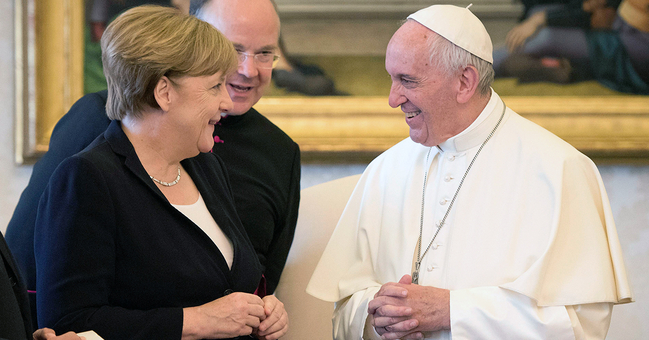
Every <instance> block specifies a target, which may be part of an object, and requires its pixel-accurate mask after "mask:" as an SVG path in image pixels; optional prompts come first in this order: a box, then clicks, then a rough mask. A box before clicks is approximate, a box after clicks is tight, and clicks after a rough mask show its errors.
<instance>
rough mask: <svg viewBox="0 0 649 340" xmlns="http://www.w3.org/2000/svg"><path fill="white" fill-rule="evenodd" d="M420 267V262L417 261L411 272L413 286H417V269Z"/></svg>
mask: <svg viewBox="0 0 649 340" xmlns="http://www.w3.org/2000/svg"><path fill="white" fill-rule="evenodd" d="M420 266H421V262H419V261H417V262H415V271H414V272H412V283H414V284H419V267H420Z"/></svg>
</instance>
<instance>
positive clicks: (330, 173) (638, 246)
mask: <svg viewBox="0 0 649 340" xmlns="http://www.w3.org/2000/svg"><path fill="white" fill-rule="evenodd" d="M14 1H19V0H14ZM13 3H14V2H13V1H9V0H2V1H0V179H2V180H1V181H0V186H1V187H2V189H0V232H2V233H4V231H5V229H6V227H7V223H8V222H9V219H10V217H11V214H12V212H13V209H14V207H15V205H16V202H17V201H18V198H19V196H20V193H21V192H22V190H23V188H24V187H25V186H26V185H27V181H28V180H29V175H30V174H31V169H32V168H31V166H17V165H15V164H14V159H13V157H14V156H13V148H14V142H13V138H14V132H13V126H14V104H15V100H14V83H13V82H14V55H13V54H14V44H13V34H14V27H13V11H14V5H13ZM363 168H364V165H363V164H357V165H314V164H309V165H305V166H304V167H303V180H302V183H303V187H307V186H311V185H314V184H317V183H321V182H324V181H328V180H332V179H335V178H339V177H343V176H347V175H351V174H356V173H359V172H361V171H362V170H363ZM599 169H600V171H601V173H602V177H603V179H604V184H605V186H606V189H607V191H608V194H609V198H610V201H611V206H612V209H613V213H614V215H615V220H616V223H617V228H618V233H619V236H620V241H621V243H622V246H623V248H624V253H625V258H626V262H627V270H628V272H629V277H630V279H631V283H632V285H633V287H634V290H635V297H636V302H635V303H633V304H629V305H622V306H617V307H616V308H615V312H614V315H613V322H612V325H611V330H610V332H609V337H608V339H610V340H628V339H649V323H647V322H646V320H649V261H648V260H647V259H649V166H646V165H645V166H626V165H601V166H599Z"/></svg>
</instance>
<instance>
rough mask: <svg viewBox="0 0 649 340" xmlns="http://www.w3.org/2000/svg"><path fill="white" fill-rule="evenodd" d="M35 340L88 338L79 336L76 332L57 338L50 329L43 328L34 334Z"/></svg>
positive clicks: (83, 339)
mask: <svg viewBox="0 0 649 340" xmlns="http://www.w3.org/2000/svg"><path fill="white" fill-rule="evenodd" d="M33 337H34V340H79V339H82V340H85V339H86V338H84V337H82V336H81V337H80V336H78V335H77V334H76V333H74V332H67V333H65V334H62V335H59V336H56V333H54V330H52V329H49V328H41V329H38V330H36V332H34V335H33Z"/></svg>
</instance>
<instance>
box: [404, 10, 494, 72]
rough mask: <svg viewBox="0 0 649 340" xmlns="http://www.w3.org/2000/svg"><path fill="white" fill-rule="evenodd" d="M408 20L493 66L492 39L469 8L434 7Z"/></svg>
mask: <svg viewBox="0 0 649 340" xmlns="http://www.w3.org/2000/svg"><path fill="white" fill-rule="evenodd" d="M470 6H471V5H469V7H470ZM408 19H412V20H415V21H417V22H418V23H420V24H422V25H424V26H425V27H426V28H428V29H430V30H431V31H433V32H435V33H437V34H439V35H441V36H442V37H444V38H446V39H447V40H449V41H450V42H452V43H454V44H455V45H457V46H459V47H461V48H462V49H464V50H466V51H468V52H471V53H472V54H474V55H475V56H477V57H478V58H480V59H482V60H485V61H488V62H490V63H492V64H493V45H492V43H491V37H489V33H487V29H486V28H485V27H484V25H483V24H482V22H481V21H480V19H478V17H476V16H475V14H473V13H472V12H471V11H470V10H469V9H468V7H467V8H462V7H457V6H453V5H433V6H430V7H426V8H424V9H420V10H419V11H417V12H415V13H413V14H410V15H409V16H408Z"/></svg>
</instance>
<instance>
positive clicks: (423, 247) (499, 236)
mask: <svg viewBox="0 0 649 340" xmlns="http://www.w3.org/2000/svg"><path fill="white" fill-rule="evenodd" d="M492 62H493V59H492V43H491V39H490V37H489V35H488V33H487V31H486V30H485V28H484V26H483V25H482V23H481V22H480V20H479V19H478V18H477V17H476V16H475V15H473V14H472V13H471V11H470V10H469V9H467V8H460V7H455V6H449V5H435V6H431V7H428V8H425V9H422V10H420V11H418V12H416V13H414V14H412V15H410V16H409V17H408V20H407V21H406V22H405V23H404V24H403V25H402V26H401V28H399V30H398V31H397V32H396V33H395V34H394V36H393V37H392V39H391V40H390V43H389V45H388V48H387V55H386V62H385V66H386V69H387V71H388V73H389V74H390V77H391V78H392V88H391V90H390V98H389V102H390V106H392V107H399V106H400V107H401V110H402V111H403V112H404V113H405V119H406V122H407V124H408V125H409V127H410V138H408V139H405V140H403V141H402V142H400V143H399V144H397V145H395V146H394V147H392V148H391V149H389V150H388V151H386V152H385V153H383V154H382V155H381V156H379V157H378V158H376V159H375V160H374V161H373V162H372V163H371V164H370V165H369V166H368V167H367V169H366V170H365V172H364V174H363V176H362V177H361V179H360V181H359V183H358V185H357V187H356V189H355V190H354V192H353V194H352V196H351V198H350V200H349V202H348V204H347V207H346V208H345V210H344V212H343V215H342V217H341V219H340V221H339V223H338V226H337V227H336V230H335V231H334V233H333V235H332V237H331V240H330V242H329V244H328V245H327V248H326V249H325V252H324V254H323V255H322V258H321V260H320V262H319V264H318V266H317V268H316V270H315V272H314V274H313V277H312V278H311V281H310V283H309V286H308V287H307V292H308V293H309V294H311V295H313V296H315V297H317V298H320V299H323V300H327V301H335V302H336V307H335V311H334V316H333V333H334V334H333V337H334V339H347V340H351V339H354V340H355V339H361V338H362V339H397V338H398V339H421V338H425V339H451V338H452V339H453V340H458V339H554V340H559V339H604V338H605V337H606V333H607V331H608V327H609V323H610V319H611V312H612V308H613V305H614V304H618V303H625V302H631V301H632V300H633V298H632V294H631V291H630V288H629V284H628V281H627V277H626V273H625V268H624V262H623V259H622V251H621V249H620V244H619V241H618V237H617V232H616V229H615V225H614V222H613V218H612V215H611V210H610V206H609V203H608V199H607V197H606V193H605V190H604V185H603V184H602V180H601V177H600V175H599V173H598V171H597V168H596V167H595V164H594V163H593V162H592V161H591V160H590V159H588V158H587V157H586V156H584V155H583V154H581V153H580V152H579V151H577V150H576V149H575V148H573V147H572V146H570V145H569V144H567V143H566V142H564V141H563V140H561V139H559V138H558V137H556V136H554V135H553V134H552V133H550V132H548V131H546V130H545V129H543V128H541V127H539V126H538V125H536V124H534V123H532V122H530V121H528V120H526V119H524V118H522V117H521V116H519V115H518V114H516V113H515V112H513V111H512V110H510V109H509V108H507V107H506V105H505V103H504V102H503V101H502V99H501V98H500V97H499V96H498V95H497V94H496V93H495V92H494V91H493V90H492V89H491V88H490V85H491V82H492V81H493V70H492Z"/></svg>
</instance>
